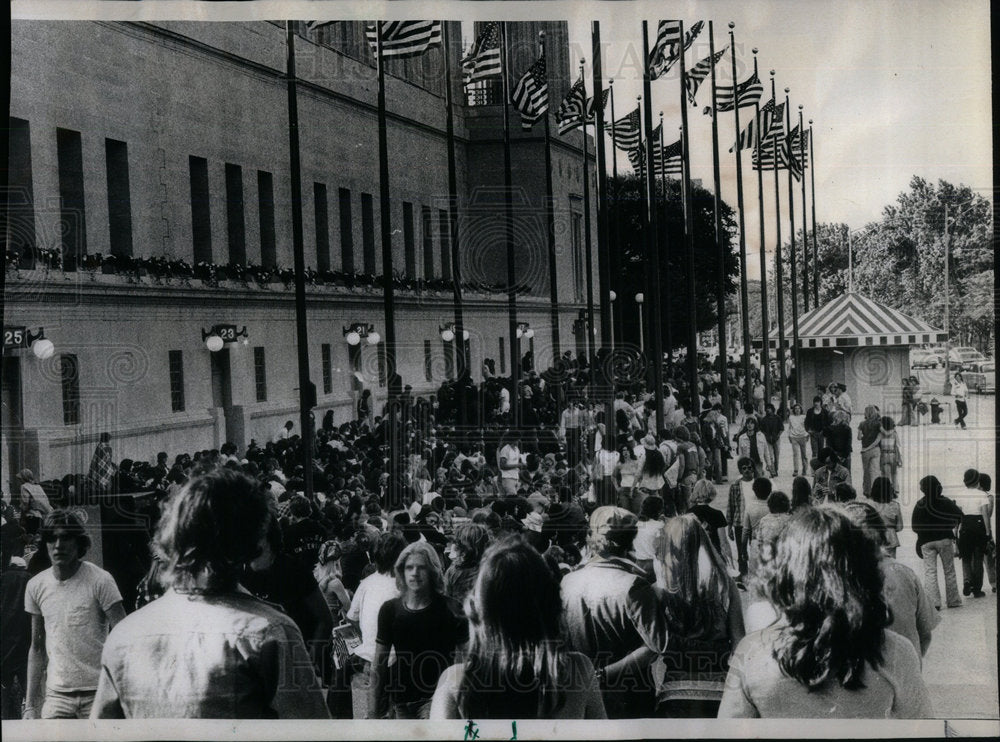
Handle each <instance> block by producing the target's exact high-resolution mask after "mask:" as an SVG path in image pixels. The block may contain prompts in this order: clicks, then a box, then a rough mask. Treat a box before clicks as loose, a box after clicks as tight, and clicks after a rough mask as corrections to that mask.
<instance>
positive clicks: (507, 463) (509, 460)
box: [497, 437, 522, 497]
mask: <svg viewBox="0 0 1000 742" xmlns="http://www.w3.org/2000/svg"><path fill="white" fill-rule="evenodd" d="M519 443H520V441H518V439H517V438H516V437H514V438H509V439H508V440H507V442H506V443H505V444H504V446H503V447H501V448H500V450H499V451H497V466H498V468H499V469H500V487H501V489H502V490H503V494H504V495H506V496H507V497H513V496H514V495H516V494H517V486H518V483H519V482H520V480H521V464H522V462H521V449H520V445H519Z"/></svg>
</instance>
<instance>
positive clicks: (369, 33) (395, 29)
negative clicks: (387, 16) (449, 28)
mask: <svg viewBox="0 0 1000 742" xmlns="http://www.w3.org/2000/svg"><path fill="white" fill-rule="evenodd" d="M381 25H382V56H383V57H385V58H388V57H412V56H415V55H417V54H423V53H424V52H425V51H427V50H428V49H430V48H431V47H432V46H441V21H382V24H381ZM365 36H366V37H367V39H368V45H369V46H371V48H372V54H378V30H377V28H376V26H375V24H374V23H371V24H369V25H368V28H366V29H365Z"/></svg>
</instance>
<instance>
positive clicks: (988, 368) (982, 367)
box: [962, 361, 997, 394]
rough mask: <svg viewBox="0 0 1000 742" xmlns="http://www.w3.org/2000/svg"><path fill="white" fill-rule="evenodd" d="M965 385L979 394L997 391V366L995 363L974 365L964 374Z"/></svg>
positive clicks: (984, 362)
mask: <svg viewBox="0 0 1000 742" xmlns="http://www.w3.org/2000/svg"><path fill="white" fill-rule="evenodd" d="M962 376H963V377H964V378H965V384H966V386H968V387H969V389H971V390H972V391H974V392H976V393H977V394H983V393H984V392H994V393H996V390H997V377H996V364H995V363H994V362H993V361H981V362H980V363H973V364H972V365H970V366H969V367H968V368H967V369H966V370H965V371H963V372H962Z"/></svg>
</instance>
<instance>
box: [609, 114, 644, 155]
mask: <svg viewBox="0 0 1000 742" xmlns="http://www.w3.org/2000/svg"><path fill="white" fill-rule="evenodd" d="M608 130H609V131H611V138H612V140H613V141H614V143H615V146H616V147H618V149H623V150H625V151H626V152H629V151H631V150H633V149H635V148H636V147H638V146H639V135H640V131H639V106H636V107H635V110H634V111H632V113H629V114H627V115H625V116H623V117H622V118H620V119H618V120H617V121H615V123H614V126H613V127H608Z"/></svg>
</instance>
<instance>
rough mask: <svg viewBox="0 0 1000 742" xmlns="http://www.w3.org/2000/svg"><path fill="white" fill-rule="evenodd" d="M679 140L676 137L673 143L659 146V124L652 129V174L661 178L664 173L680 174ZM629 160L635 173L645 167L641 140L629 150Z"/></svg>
mask: <svg viewBox="0 0 1000 742" xmlns="http://www.w3.org/2000/svg"><path fill="white" fill-rule="evenodd" d="M681 152H682V150H681V140H680V139H678V140H677V141H676V142H674V143H673V144H668V145H667V146H666V147H662V148H661V147H660V126H657V127H656V128H655V129H654V130H653V175H654V176H655V177H657V178H662V177H664V176H665V175H680V174H681V173H682V172H683V171H682V162H681ZM628 158H629V162H631V163H632V169H633V170H635V171H636V172H637V173H638V172H641V171H643V170H644V169H645V167H646V164H645V163H646V159H645V158H646V143H645V142H643V143H642V144H641V145H639V146H638V147H635V148H633V149H631V150H629V153H628Z"/></svg>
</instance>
